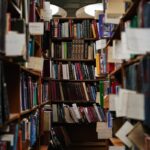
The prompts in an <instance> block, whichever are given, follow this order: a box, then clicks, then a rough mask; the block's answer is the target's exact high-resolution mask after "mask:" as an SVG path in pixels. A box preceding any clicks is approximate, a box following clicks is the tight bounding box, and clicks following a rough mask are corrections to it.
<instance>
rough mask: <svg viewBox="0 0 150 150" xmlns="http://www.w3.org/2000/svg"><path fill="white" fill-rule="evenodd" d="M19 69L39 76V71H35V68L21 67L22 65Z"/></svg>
mask: <svg viewBox="0 0 150 150" xmlns="http://www.w3.org/2000/svg"><path fill="white" fill-rule="evenodd" d="M21 69H22V70H23V71H25V72H27V73H30V74H31V75H34V76H38V77H40V76H41V73H40V72H38V71H35V70H33V69H29V68H25V67H23V66H21Z"/></svg>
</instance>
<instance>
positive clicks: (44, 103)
mask: <svg viewBox="0 0 150 150" xmlns="http://www.w3.org/2000/svg"><path fill="white" fill-rule="evenodd" d="M48 103H50V101H46V102H43V103H42V104H40V105H39V107H43V106H44V105H46V104H48Z"/></svg>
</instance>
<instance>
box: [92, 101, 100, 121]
mask: <svg viewBox="0 0 150 150" xmlns="http://www.w3.org/2000/svg"><path fill="white" fill-rule="evenodd" d="M93 106H94V109H95V112H96V114H97V117H98V120H99V121H102V117H101V115H100V113H99V111H98V108H97V105H96V104H93Z"/></svg>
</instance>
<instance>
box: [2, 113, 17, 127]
mask: <svg viewBox="0 0 150 150" xmlns="http://www.w3.org/2000/svg"><path fill="white" fill-rule="evenodd" d="M19 118H20V114H19V113H10V114H9V119H8V120H7V121H6V122H4V125H2V126H0V128H3V127H5V126H6V125H8V124H9V123H11V122H14V121H16V120H18V119H19Z"/></svg>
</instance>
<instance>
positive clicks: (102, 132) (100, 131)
mask: <svg viewBox="0 0 150 150" xmlns="http://www.w3.org/2000/svg"><path fill="white" fill-rule="evenodd" d="M96 132H97V135H98V139H109V138H111V137H112V128H108V125H107V122H97V125H96Z"/></svg>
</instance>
